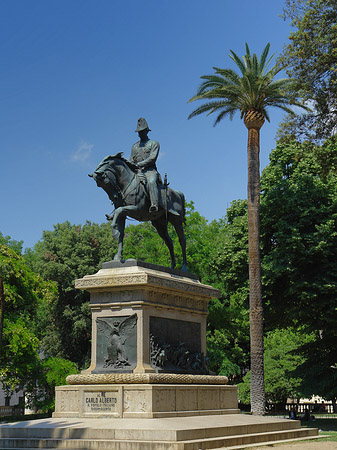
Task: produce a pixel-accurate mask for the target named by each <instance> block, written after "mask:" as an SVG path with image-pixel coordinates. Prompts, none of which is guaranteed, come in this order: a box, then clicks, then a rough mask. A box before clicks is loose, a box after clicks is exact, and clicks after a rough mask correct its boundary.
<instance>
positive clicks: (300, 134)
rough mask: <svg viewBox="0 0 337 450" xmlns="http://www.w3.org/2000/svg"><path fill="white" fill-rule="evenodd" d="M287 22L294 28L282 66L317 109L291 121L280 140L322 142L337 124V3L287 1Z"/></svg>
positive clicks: (296, 91)
mask: <svg viewBox="0 0 337 450" xmlns="http://www.w3.org/2000/svg"><path fill="white" fill-rule="evenodd" d="M284 18H285V19H290V20H291V24H292V26H293V27H294V29H295V31H293V32H292V33H291V34H290V36H289V40H290V42H289V44H288V45H287V46H286V47H285V49H284V51H283V54H282V55H281V57H280V59H279V63H280V64H281V65H283V66H284V67H286V68H287V74H288V75H289V76H291V77H292V78H293V79H294V80H295V84H294V90H293V93H294V95H296V96H297V95H298V94H299V95H300V96H301V97H303V99H305V100H306V101H308V102H310V104H312V106H313V108H312V109H313V111H312V112H311V113H309V114H305V115H304V116H303V115H300V114H298V115H297V116H296V117H295V118H291V117H288V118H287V119H286V120H285V121H284V122H283V124H282V125H281V128H280V129H279V136H282V137H285V136H289V135H290V136H291V137H292V138H296V139H298V140H299V139H310V140H314V141H316V142H321V141H322V140H324V139H327V138H329V137H330V136H331V135H332V134H333V133H334V132H335V131H336V123H337V107H336V104H337V58H336V57H337V8H336V2H335V0H286V2H285V8H284Z"/></svg>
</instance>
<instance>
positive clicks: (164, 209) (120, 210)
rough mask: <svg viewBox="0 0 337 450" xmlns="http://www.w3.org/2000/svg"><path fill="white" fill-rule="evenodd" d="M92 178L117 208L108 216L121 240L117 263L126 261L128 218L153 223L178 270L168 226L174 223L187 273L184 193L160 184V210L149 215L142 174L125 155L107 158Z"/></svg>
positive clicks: (115, 257) (115, 233)
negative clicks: (124, 242)
mask: <svg viewBox="0 0 337 450" xmlns="http://www.w3.org/2000/svg"><path fill="white" fill-rule="evenodd" d="M89 176H90V177H92V178H93V179H94V180H95V181H96V184H97V186H99V187H101V188H102V189H104V191H105V192H106V193H107V194H108V197H109V199H110V200H111V202H112V203H113V205H114V207H115V210H114V211H113V213H111V215H107V214H106V217H107V219H108V220H111V228H112V234H113V236H114V237H115V238H116V239H117V240H118V251H117V253H116V255H115V256H114V260H117V261H120V260H122V254H123V239H124V229H125V220H126V217H131V218H133V219H136V220H138V221H140V222H146V221H151V223H152V225H153V226H154V227H155V228H156V230H157V232H158V234H159V236H160V237H161V238H162V239H163V240H164V242H165V244H166V245H167V247H168V249H169V252H170V257H171V268H172V269H174V268H175V265H176V260H175V256H174V249H173V242H172V239H171V238H170V236H169V234H168V231H167V224H168V222H170V223H171V224H172V225H173V226H174V228H175V230H176V232H177V235H178V238H179V243H180V246H181V249H182V255H183V265H182V269H181V270H183V271H187V259H186V239H185V234H184V229H183V223H184V222H185V197H184V194H183V193H182V192H179V191H174V190H173V189H171V188H168V187H167V185H163V184H161V185H159V186H158V189H159V209H158V211H156V212H149V207H150V199H149V195H148V193H147V189H146V186H145V182H144V180H143V179H142V176H141V174H138V173H137V172H136V167H135V166H134V165H133V163H131V162H130V161H128V160H126V159H124V158H123V157H122V153H117V154H116V155H114V156H107V157H106V158H104V159H103V161H102V162H101V163H100V164H99V165H98V166H97V168H96V170H95V171H94V173H93V174H91V175H89Z"/></svg>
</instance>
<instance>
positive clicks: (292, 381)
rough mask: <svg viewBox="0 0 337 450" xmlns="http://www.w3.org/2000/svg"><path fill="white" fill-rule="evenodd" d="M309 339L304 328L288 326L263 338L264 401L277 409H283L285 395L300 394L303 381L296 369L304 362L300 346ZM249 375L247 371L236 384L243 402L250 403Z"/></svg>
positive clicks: (292, 396) (294, 396)
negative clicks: (297, 328) (241, 380)
mask: <svg viewBox="0 0 337 450" xmlns="http://www.w3.org/2000/svg"><path fill="white" fill-rule="evenodd" d="M312 340H313V336H312V335H310V334H308V333H307V332H306V331H305V330H303V329H300V330H295V329H291V328H286V329H276V330H274V331H270V332H268V333H267V335H266V337H265V339H264V347H265V355H264V371H265V383H266V400H267V401H268V402H271V403H273V404H275V405H276V407H277V409H278V410H283V411H284V410H285V405H286V403H287V399H288V398H300V397H301V396H302V390H301V386H302V381H303V380H302V378H301V374H298V373H296V369H297V368H298V367H300V366H301V365H302V364H303V363H304V362H305V357H304V356H303V355H302V354H301V353H300V352H299V349H300V348H301V347H302V346H303V345H304V344H305V343H308V344H310V343H311V342H312ZM250 376H251V375H250V372H248V373H247V375H246V376H245V377H244V381H243V383H241V384H239V398H240V400H241V401H242V402H243V403H249V397H250V395H249V394H250Z"/></svg>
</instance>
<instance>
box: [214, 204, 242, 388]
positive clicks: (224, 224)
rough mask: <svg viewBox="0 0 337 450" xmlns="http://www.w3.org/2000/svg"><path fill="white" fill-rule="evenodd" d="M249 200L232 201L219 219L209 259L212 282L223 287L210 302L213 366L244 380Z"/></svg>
mask: <svg viewBox="0 0 337 450" xmlns="http://www.w3.org/2000/svg"><path fill="white" fill-rule="evenodd" d="M247 228H248V223H247V201H246V200H240V201H234V202H232V204H231V206H230V207H229V208H228V209H227V212H226V216H225V218H224V219H221V220H220V221H219V230H218V233H217V235H218V238H217V242H216V245H214V248H213V252H212V253H211V255H210V259H209V270H210V272H211V274H212V276H211V277H210V279H211V284H213V285H214V286H216V287H217V288H218V289H220V290H221V292H222V296H221V298H219V299H212V300H211V302H210V304H209V316H208V328H207V329H208V336H207V349H208V355H209V359H210V367H211V369H212V370H213V371H214V372H216V373H220V374H223V375H227V376H228V377H229V379H230V381H233V382H240V381H242V377H243V375H244V374H245V373H246V372H247V370H248V367H249V286H248V231H247Z"/></svg>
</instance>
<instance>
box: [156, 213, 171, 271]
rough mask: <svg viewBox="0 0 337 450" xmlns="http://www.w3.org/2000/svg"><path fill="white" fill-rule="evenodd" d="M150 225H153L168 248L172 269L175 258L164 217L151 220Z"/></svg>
mask: <svg viewBox="0 0 337 450" xmlns="http://www.w3.org/2000/svg"><path fill="white" fill-rule="evenodd" d="M152 225H153V226H154V227H155V229H156V230H157V232H158V234H159V236H160V237H161V238H162V239H163V241H164V242H165V244H166V246H167V248H168V249H169V252H170V257H171V269H174V268H175V266H176V259H175V256H174V249H173V242H172V239H171V238H170V236H169V234H168V232H167V222H166V219H165V218H162V217H161V218H159V219H156V220H152Z"/></svg>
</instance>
